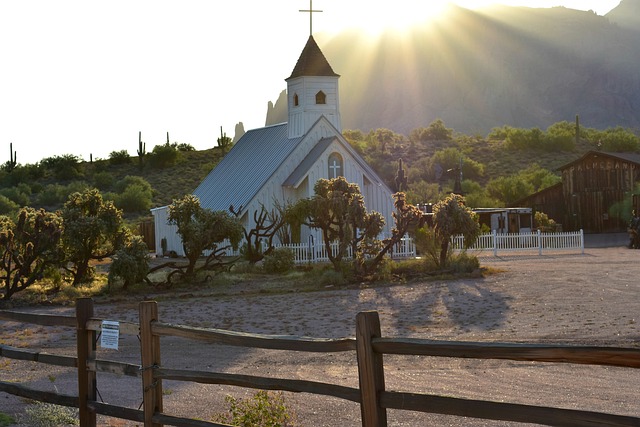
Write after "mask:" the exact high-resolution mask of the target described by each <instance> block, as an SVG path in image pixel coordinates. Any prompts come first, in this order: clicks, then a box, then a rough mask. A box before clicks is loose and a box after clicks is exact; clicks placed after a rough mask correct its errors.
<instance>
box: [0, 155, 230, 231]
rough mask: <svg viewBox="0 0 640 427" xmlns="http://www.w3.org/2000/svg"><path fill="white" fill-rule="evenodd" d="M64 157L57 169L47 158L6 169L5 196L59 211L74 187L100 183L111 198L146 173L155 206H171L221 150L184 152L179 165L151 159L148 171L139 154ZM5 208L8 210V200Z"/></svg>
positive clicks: (141, 213)
mask: <svg viewBox="0 0 640 427" xmlns="http://www.w3.org/2000/svg"><path fill="white" fill-rule="evenodd" d="M60 159H66V160H67V161H68V163H67V164H64V163H63V162H61V163H62V164H61V167H56V166H55V165H50V164H48V163H52V162H50V161H49V162H48V161H47V159H44V160H43V161H42V162H40V163H39V164H35V165H33V164H32V165H21V166H18V167H17V168H16V169H15V170H13V171H12V172H7V171H6V170H2V171H0V194H1V195H3V196H5V197H7V198H9V199H10V200H12V201H14V202H15V203H17V204H18V205H20V206H23V205H29V206H32V207H36V208H45V209H47V210H56V209H59V208H61V207H62V204H63V203H64V201H65V200H66V197H67V196H68V194H70V193H71V192H73V191H82V190H83V189H85V188H88V187H96V188H98V189H100V191H101V192H102V194H103V195H104V196H105V197H106V198H113V197H115V196H114V194H117V192H118V184H119V182H121V181H122V180H123V179H124V178H125V177H140V178H142V179H143V180H145V181H146V182H148V183H149V185H150V186H151V188H152V197H151V203H150V206H149V207H151V208H153V207H159V206H165V205H168V204H170V203H171V202H172V200H174V199H176V198H179V197H182V196H184V195H185V194H190V193H191V192H193V190H194V189H195V188H196V187H197V185H198V184H200V182H201V181H202V179H203V178H204V177H205V176H206V175H207V174H208V173H209V172H210V171H211V169H213V167H214V166H215V165H216V164H217V163H218V162H219V161H220V159H221V154H220V150H219V149H218V148H214V149H209V150H203V151H182V152H179V156H178V159H177V161H176V162H175V164H173V165H170V166H167V167H163V168H160V167H152V165H151V164H150V162H149V159H148V158H147V159H146V161H145V165H144V167H143V168H142V169H140V167H139V163H138V158H137V157H131V158H129V159H128V161H126V162H125V163H124V164H113V162H112V161H110V160H98V161H94V162H74V161H70V160H69V159H73V156H60V157H59V158H57V159H56V160H60ZM49 160H51V159H49ZM5 169H6V165H5ZM70 171H71V172H70ZM0 210H4V206H2V203H0ZM0 213H2V214H6V213H7V212H6V211H3V212H0ZM150 216H151V215H150V212H149V210H148V209H146V208H145V209H141V210H138V211H135V212H126V213H125V218H127V219H128V220H130V221H132V222H136V221H139V220H140V219H142V218H145V217H150Z"/></svg>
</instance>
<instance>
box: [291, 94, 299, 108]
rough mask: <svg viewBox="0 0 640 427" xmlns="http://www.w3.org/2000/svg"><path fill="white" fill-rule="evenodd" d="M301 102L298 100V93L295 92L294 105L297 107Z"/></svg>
mask: <svg viewBox="0 0 640 427" xmlns="http://www.w3.org/2000/svg"><path fill="white" fill-rule="evenodd" d="M299 104H300V101H299V100H298V94H297V93H294V94H293V106H294V107H297V106H298V105H299Z"/></svg>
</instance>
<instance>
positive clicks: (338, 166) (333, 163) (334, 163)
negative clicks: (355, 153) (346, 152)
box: [328, 153, 344, 179]
mask: <svg viewBox="0 0 640 427" xmlns="http://www.w3.org/2000/svg"><path fill="white" fill-rule="evenodd" d="M328 163H329V165H328V166H329V179H334V178H337V177H339V176H344V162H343V161H342V156H341V155H340V154H338V153H331V154H330V155H329V162H328Z"/></svg>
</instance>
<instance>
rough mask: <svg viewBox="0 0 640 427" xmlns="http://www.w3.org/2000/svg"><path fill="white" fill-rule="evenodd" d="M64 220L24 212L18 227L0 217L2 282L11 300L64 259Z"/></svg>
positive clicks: (53, 214)
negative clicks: (62, 246) (61, 242)
mask: <svg viewBox="0 0 640 427" xmlns="http://www.w3.org/2000/svg"><path fill="white" fill-rule="evenodd" d="M61 233H62V219H61V218H60V216H59V215H58V214H57V213H51V212H46V211H44V210H39V211H36V210H35V209H32V208H24V209H21V210H20V213H19V214H18V220H17V223H14V222H13V221H12V220H11V219H9V218H8V217H5V216H2V217H0V253H1V254H2V256H1V257H0V282H1V285H0V286H2V291H1V292H2V299H5V300H8V299H9V298H11V296H12V295H13V294H15V293H16V292H19V291H22V290H24V289H26V288H27V287H29V286H31V285H32V284H34V283H35V282H36V281H37V280H39V279H41V278H42V277H43V275H44V272H45V270H46V269H47V268H49V267H51V266H58V265H60V263H61V262H62V260H63V258H64V254H63V252H62V250H61V246H60V244H59V243H60V238H61Z"/></svg>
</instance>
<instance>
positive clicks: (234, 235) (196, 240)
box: [169, 194, 243, 280]
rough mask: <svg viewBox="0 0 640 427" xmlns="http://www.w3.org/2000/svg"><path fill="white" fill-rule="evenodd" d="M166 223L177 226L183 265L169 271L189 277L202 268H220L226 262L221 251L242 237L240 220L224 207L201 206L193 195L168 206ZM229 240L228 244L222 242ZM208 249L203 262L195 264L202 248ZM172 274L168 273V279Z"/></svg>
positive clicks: (236, 244)
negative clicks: (197, 265) (181, 247)
mask: <svg viewBox="0 0 640 427" xmlns="http://www.w3.org/2000/svg"><path fill="white" fill-rule="evenodd" d="M169 224H173V225H175V226H176V227H177V228H178V234H179V235H180V237H181V238H182V244H183V247H184V253H185V257H186V258H187V260H188V264H187V265H186V266H178V267H177V268H176V270H174V272H172V273H171V274H181V275H183V276H186V277H187V278H191V277H193V276H194V275H195V273H197V272H198V271H201V270H208V269H212V268H219V267H221V266H223V265H225V263H224V262H223V260H222V255H223V252H224V251H225V250H226V249H228V248H229V247H230V246H232V247H234V248H237V247H238V244H239V243H240V240H241V239H242V230H243V228H242V223H241V222H240V220H239V219H237V218H236V217H234V216H232V215H231V214H229V212H226V211H210V210H208V209H204V208H202V207H201V206H200V200H199V199H198V198H197V197H196V196H194V195H191V194H189V195H186V196H184V197H183V198H181V199H177V200H174V201H173V203H171V205H170V206H169ZM225 240H226V241H228V242H230V244H224V242H225ZM207 250H208V251H211V252H210V254H209V255H208V256H207V257H206V258H205V261H204V264H203V265H202V266H200V267H198V268H196V262H197V261H198V259H199V258H200V257H201V256H202V253H203V252H204V251H207ZM170 278H171V276H170V277H169V280H171V279H170Z"/></svg>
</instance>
